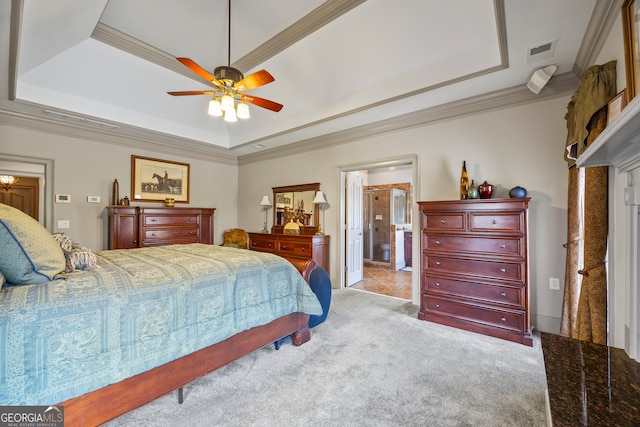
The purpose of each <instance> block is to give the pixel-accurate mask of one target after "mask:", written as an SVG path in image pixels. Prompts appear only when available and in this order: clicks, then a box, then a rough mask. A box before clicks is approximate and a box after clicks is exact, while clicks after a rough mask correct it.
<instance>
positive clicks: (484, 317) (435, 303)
mask: <svg viewBox="0 0 640 427" xmlns="http://www.w3.org/2000/svg"><path fill="white" fill-rule="evenodd" d="M422 298H424V299H425V301H424V302H423V304H424V307H426V310H425V312H426V313H427V314H438V315H444V316H450V317H453V318H456V319H460V320H464V321H469V322H474V323H478V324H481V325H483V326H491V327H495V328H500V329H505V330H509V331H513V332H518V333H523V332H524V327H525V313H524V311H517V310H500V309H497V308H492V307H486V306H481V305H475V304H470V303H466V302H462V301H454V300H448V299H444V298H436V297H432V296H425V295H423V296H422Z"/></svg>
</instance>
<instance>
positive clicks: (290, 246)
mask: <svg viewBox="0 0 640 427" xmlns="http://www.w3.org/2000/svg"><path fill="white" fill-rule="evenodd" d="M278 251H279V252H280V253H282V255H283V256H296V257H302V258H311V254H312V250H311V242H294V241H287V240H278Z"/></svg>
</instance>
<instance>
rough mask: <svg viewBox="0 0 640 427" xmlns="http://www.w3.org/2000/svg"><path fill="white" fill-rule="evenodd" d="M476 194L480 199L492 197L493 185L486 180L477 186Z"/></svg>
mask: <svg viewBox="0 0 640 427" xmlns="http://www.w3.org/2000/svg"><path fill="white" fill-rule="evenodd" d="M478 195H480V198H481V199H490V198H492V197H493V185H492V184H489V183H488V182H487V181H485V182H483V183H482V184H480V185H479V186H478Z"/></svg>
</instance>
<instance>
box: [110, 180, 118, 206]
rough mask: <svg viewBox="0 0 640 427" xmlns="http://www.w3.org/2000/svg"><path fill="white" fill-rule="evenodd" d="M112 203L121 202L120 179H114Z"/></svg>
mask: <svg viewBox="0 0 640 427" xmlns="http://www.w3.org/2000/svg"><path fill="white" fill-rule="evenodd" d="M111 204H112V205H114V206H115V205H119V204H120V184H118V180H117V179H116V180H115V181H113V193H112V194H111Z"/></svg>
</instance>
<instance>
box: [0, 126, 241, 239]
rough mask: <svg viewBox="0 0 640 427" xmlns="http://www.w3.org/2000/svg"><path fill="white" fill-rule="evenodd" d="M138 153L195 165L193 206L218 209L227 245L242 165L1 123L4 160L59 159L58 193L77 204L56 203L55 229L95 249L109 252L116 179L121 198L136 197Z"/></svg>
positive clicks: (0, 145)
mask: <svg viewBox="0 0 640 427" xmlns="http://www.w3.org/2000/svg"><path fill="white" fill-rule="evenodd" d="M132 154H136V155H141V156H147V157H153V158H159V159H164V160H175V161H178V162H183V163H189V165H190V173H191V179H190V184H191V190H190V203H189V205H187V206H196V207H214V208H216V213H215V218H214V227H215V242H216V243H221V242H222V231H224V230H225V229H227V228H231V227H234V226H235V225H236V221H237V205H238V203H237V196H238V180H237V176H238V172H237V166H231V165H222V164H214V163H211V162H207V161H203V160H198V159H193V158H187V157H178V156H175V155H167V154H161V153H156V152H149V151H145V150H137V149H131V148H129V147H126V146H120V145H112V144H105V143H99V142H94V141H90V140H86V139H77V138H70V137H66V136H61V135H56V134H48V133H43V132H38V131H32V130H28V129H23V128H15V127H9V126H4V125H0V159H1V158H2V156H3V155H9V156H20V157H28V158H38V159H49V160H53V169H54V171H53V194H70V195H71V200H72V203H71V204H68V205H67V204H54V205H53V225H54V228H53V230H52V231H63V232H65V233H67V234H69V235H70V236H71V237H72V238H73V239H74V240H75V241H78V242H80V243H81V244H83V245H85V246H87V247H89V248H91V249H93V250H102V249H106V248H107V237H106V234H107V222H106V220H107V217H106V211H105V206H106V205H108V204H109V203H110V199H111V188H112V183H113V180H114V179H117V180H118V182H119V183H120V197H124V196H127V195H128V196H129V198H131V194H130V188H131V155H132ZM0 172H1V171H0ZM87 196H100V201H101V203H87ZM132 205H140V206H162V204H161V203H158V204H156V203H132ZM179 206H182V205H181V204H180V205H179ZM62 219H66V220H69V221H70V228H69V229H66V230H59V229H58V228H57V221H58V220H62Z"/></svg>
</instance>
